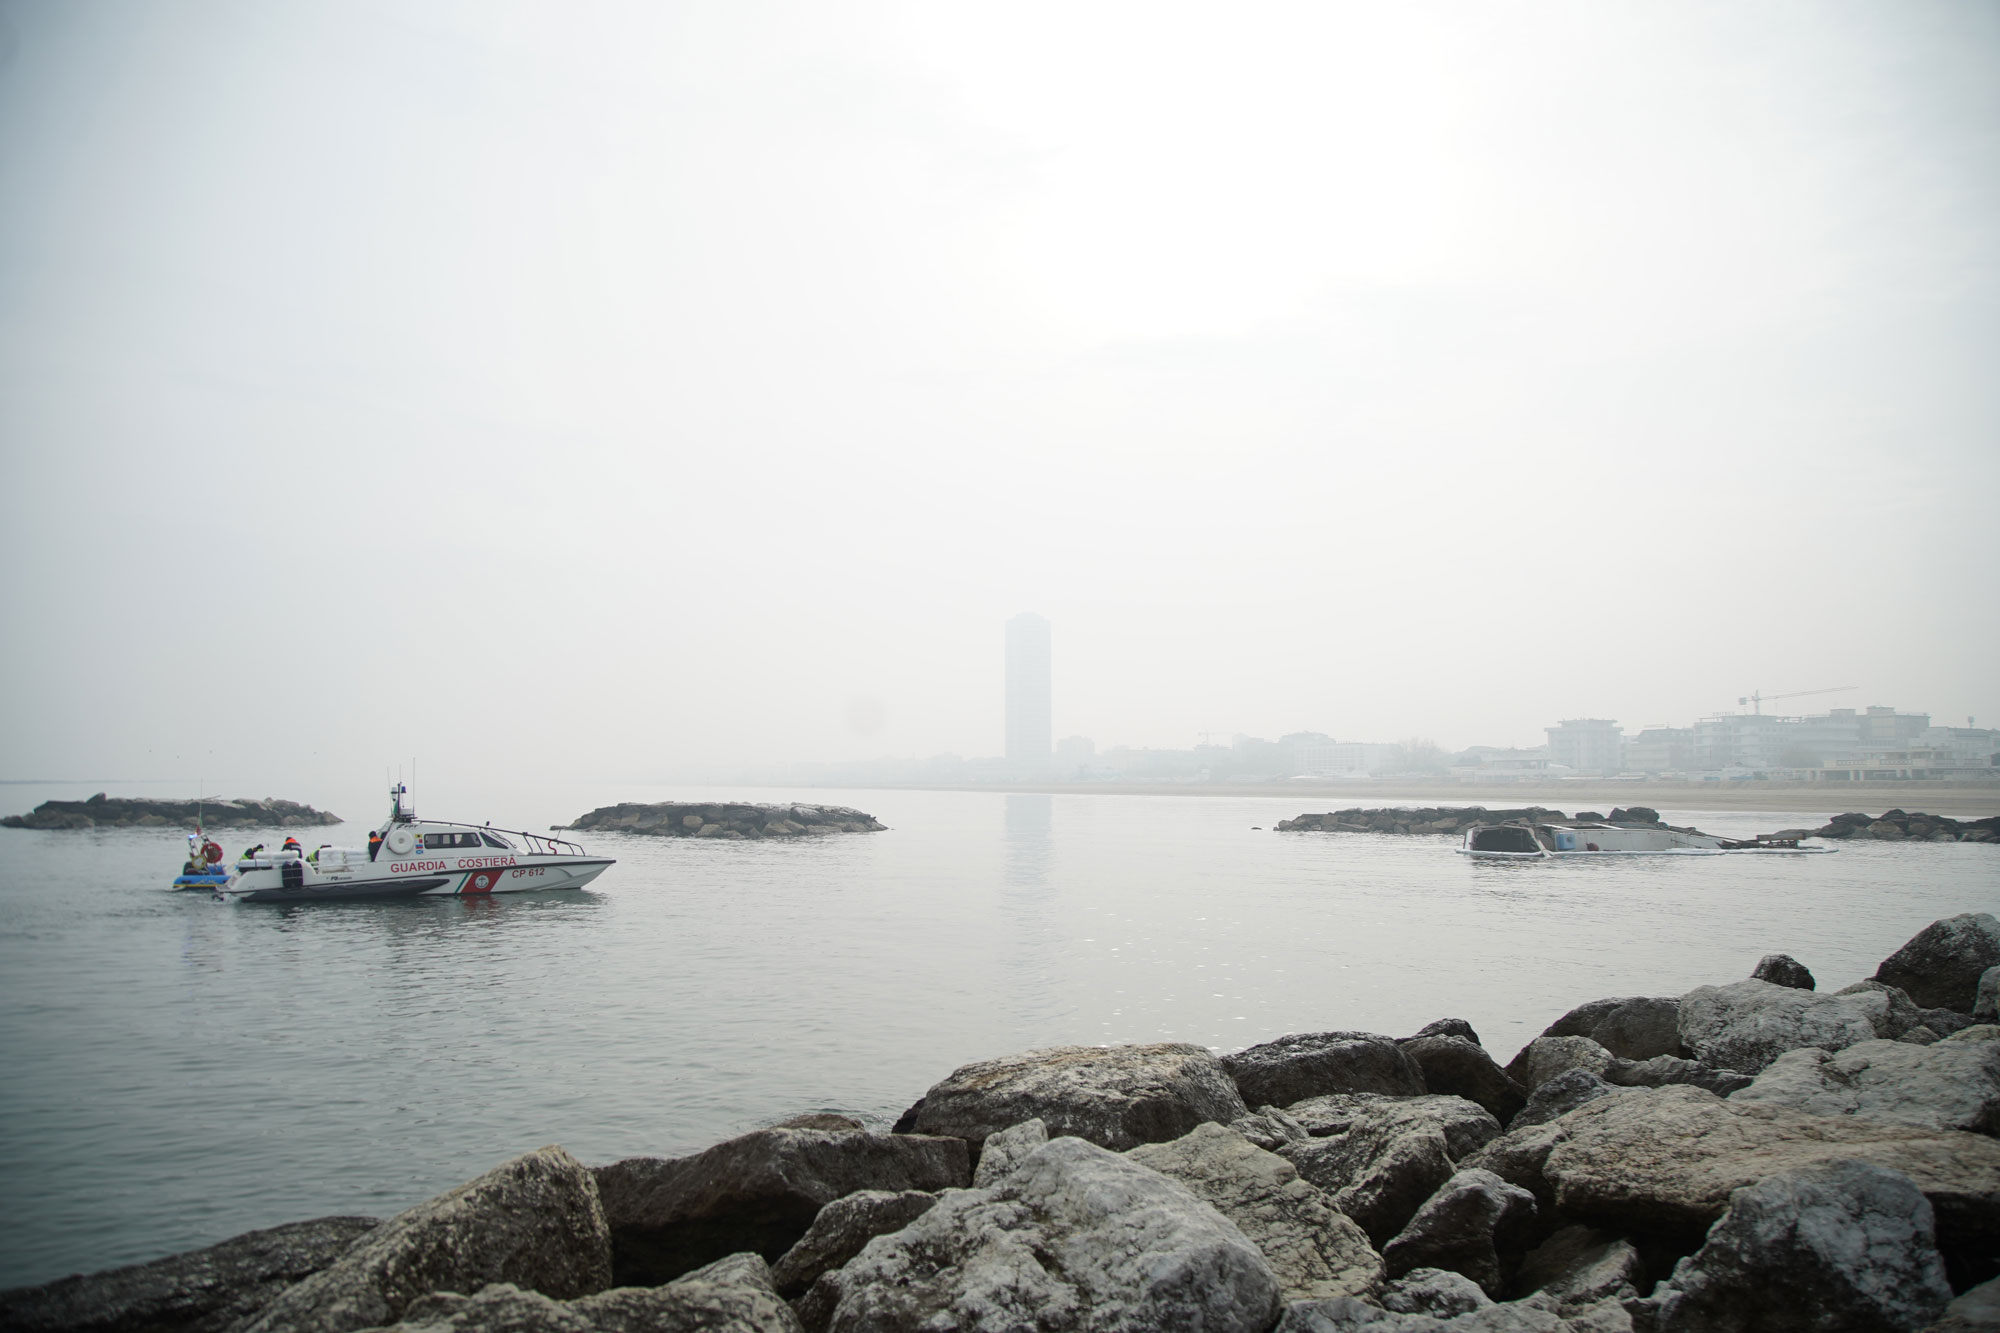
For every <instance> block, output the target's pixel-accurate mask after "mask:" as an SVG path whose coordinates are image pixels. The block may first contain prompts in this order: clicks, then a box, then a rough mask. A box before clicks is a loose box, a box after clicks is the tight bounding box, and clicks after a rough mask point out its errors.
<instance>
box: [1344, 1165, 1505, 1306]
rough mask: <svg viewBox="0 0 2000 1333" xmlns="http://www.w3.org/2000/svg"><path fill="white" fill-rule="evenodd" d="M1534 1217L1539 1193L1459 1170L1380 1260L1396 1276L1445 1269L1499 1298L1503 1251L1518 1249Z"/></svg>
mask: <svg viewBox="0 0 2000 1333" xmlns="http://www.w3.org/2000/svg"><path fill="white" fill-rule="evenodd" d="M1534 1218H1535V1196H1534V1195H1532V1194H1530V1193H1528V1191H1526V1190H1524V1189H1522V1188H1521V1187H1520V1186H1518V1185H1510V1184H1508V1183H1507V1182H1506V1181H1504V1180H1502V1179H1500V1177H1498V1176H1496V1175H1494V1174H1493V1173H1492V1172H1491V1171H1478V1170H1473V1171H1460V1172H1458V1173H1457V1174H1456V1175H1454V1176H1453V1177H1452V1178H1451V1179H1449V1180H1447V1181H1446V1182H1445V1183H1444V1184H1443V1185H1442V1186H1440V1187H1439V1189H1438V1191H1437V1193H1435V1194H1433V1195H1432V1196H1431V1197H1430V1198H1429V1199H1427V1200H1425V1202H1424V1206H1423V1207H1422V1208H1419V1209H1418V1210H1417V1214H1416V1216H1415V1217H1412V1218H1411V1219H1410V1221H1409V1224H1408V1225H1407V1226H1405V1227H1404V1228H1403V1229H1402V1231H1400V1232H1399V1233H1397V1235H1396V1237H1395V1239H1393V1240H1391V1241H1390V1242H1389V1243H1388V1244H1387V1245H1385V1246H1384V1247H1383V1248H1382V1260H1383V1262H1384V1263H1385V1264H1387V1265H1388V1269H1389V1272H1390V1273H1392V1274H1394V1275H1395V1276H1397V1277H1401V1276H1402V1275H1403V1274H1405V1273H1408V1272H1410V1271H1411V1270H1413V1269H1417V1268H1442V1269H1447V1270H1449V1271H1451V1272H1454V1273H1458V1274H1461V1275H1463V1276H1465V1277H1468V1278H1470V1279H1472V1281H1474V1282H1476V1283H1478V1284H1479V1287H1480V1289H1481V1290H1482V1291H1484V1292H1485V1293H1486V1294H1487V1295H1488V1296H1501V1295H1504V1294H1505V1291H1504V1286H1505V1280H1504V1278H1503V1276H1502V1274H1501V1271H1500V1255H1499V1249H1500V1248H1502V1247H1505V1248H1510V1249H1514V1250H1515V1252H1516V1253H1518V1252H1519V1250H1520V1248H1521V1247H1520V1246H1519V1244H1518V1243H1517V1242H1519V1241H1520V1240H1521V1239H1522V1238H1523V1237H1525V1235H1526V1234H1527V1230H1528V1227H1529V1224H1530V1223H1532V1222H1533V1221H1534Z"/></svg>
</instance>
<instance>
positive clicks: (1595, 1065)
mask: <svg viewBox="0 0 2000 1333" xmlns="http://www.w3.org/2000/svg"><path fill="white" fill-rule="evenodd" d="M1616 1058H1617V1057H1616V1056H1614V1055H1612V1053H1611V1052H1610V1051H1607V1050H1605V1049H1604V1048H1603V1047H1602V1046H1599V1045H1598V1044H1597V1043H1596V1042H1594V1041H1592V1040H1591V1039H1590V1038H1589V1037H1565V1036H1558V1037H1537V1038H1535V1039H1534V1040H1533V1041H1531V1042H1529V1043H1528V1044H1527V1046H1525V1047H1524V1048H1522V1051H1521V1053H1520V1054H1519V1055H1517V1056H1515V1057H1514V1060H1513V1062H1512V1063H1511V1064H1509V1065H1508V1066H1507V1071H1508V1073H1510V1074H1512V1075H1513V1076H1514V1078H1515V1079H1516V1080H1518V1081H1519V1083H1520V1085H1521V1086H1522V1087H1524V1088H1526V1089H1528V1091H1530V1092H1533V1091H1534V1090H1535V1089H1537V1088H1539V1087H1541V1086H1542V1084H1544V1083H1546V1082H1548V1081H1549V1080H1550V1079H1552V1078H1554V1077H1556V1076H1557V1075H1558V1074H1567V1073H1568V1072H1569V1071H1570V1070H1572V1069H1587V1070H1589V1071H1590V1072H1591V1073H1593V1074H1596V1075H1597V1076H1598V1077H1600V1078H1602V1077H1603V1075H1604V1071H1605V1070H1607V1069H1609V1068H1610V1067H1611V1062H1612V1061H1613V1060H1615V1059H1616Z"/></svg>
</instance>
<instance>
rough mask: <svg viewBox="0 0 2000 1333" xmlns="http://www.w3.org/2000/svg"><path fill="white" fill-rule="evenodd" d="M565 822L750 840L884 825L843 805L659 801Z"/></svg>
mask: <svg viewBox="0 0 2000 1333" xmlns="http://www.w3.org/2000/svg"><path fill="white" fill-rule="evenodd" d="M557 827H558V828H560V827H561V825H558V826H557ZM569 827H570V828H571V829H574V830H577V831H578V832H584V833H590V832H610V833H642V834H646V835H648V836H650V837H655V838H734V839H755V838H801V837H812V836H815V835H824V834H829V833H880V832H882V831H883V830H885V829H886V828H888V825H886V824H884V823H882V822H880V821H879V820H877V819H876V818H875V816H873V815H871V814H867V813H864V812H863V811H860V810H852V809H849V808H848V807H847V806H844V805H771V804H765V803H761V802H728V803H709V804H693V803H688V802H682V801H661V802H659V803H657V804H654V805H629V804H628V805H606V806H600V807H598V808H597V809H595V810H592V811H591V812H590V813H589V814H587V815H580V816H578V817H577V820H576V822H575V823H573V824H571V825H569Z"/></svg>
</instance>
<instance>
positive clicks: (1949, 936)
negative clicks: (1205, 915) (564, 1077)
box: [0, 806, 2000, 1333]
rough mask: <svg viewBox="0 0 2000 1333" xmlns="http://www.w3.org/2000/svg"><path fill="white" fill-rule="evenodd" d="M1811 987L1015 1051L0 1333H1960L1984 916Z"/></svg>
mask: <svg viewBox="0 0 2000 1333" xmlns="http://www.w3.org/2000/svg"><path fill="white" fill-rule="evenodd" d="M658 808H659V807H649V806H638V807H616V809H618V810H641V811H643V810H652V809H658ZM704 808H713V809H729V808H734V807H704ZM757 808H759V809H761V807H757ZM600 813H603V812H600ZM848 813H852V812H848ZM599 826H600V827H616V826H617V825H615V824H609V823H606V824H602V825H599ZM690 836H691V835H690ZM711 836H716V835H711ZM1749 943H1750V944H1751V946H1752V947H1751V948H1746V950H1745V952H1746V954H1747V953H1749V952H1752V951H1753V949H1754V947H1755V946H1757V945H1768V944H1777V943H1781V942H1780V941H1754V942H1749ZM1776 959H1782V961H1783V962H1785V963H1791V964H1793V967H1794V968H1796V971H1794V970H1792V968H1784V967H1781V966H1779V965H1778V964H1777V963H1776V962H1774V960H1776ZM1777 973H1782V979H1781V980H1778V981H1772V980H1766V979H1764V977H1765V976H1767V975H1772V974H1777ZM1886 978H1894V979H1896V980H1895V981H1894V982H1893V984H1892V982H1891V981H1889V980H1885V979H1886ZM1812 984H1813V983H1812V981H1811V978H1810V973H1809V972H1807V970H1806V969H1805V967H1804V966H1803V965H1802V964H1798V963H1797V961H1796V960H1794V959H1791V958H1790V957H1789V956H1788V955H1776V954H1773V955H1767V956H1766V958H1765V960H1764V962H1762V963H1760V964H1759V965H1758V975H1756V976H1753V977H1751V978H1749V979H1745V980H1737V981H1730V982H1726V983H1724V984H1720V985H1709V986H1697V987H1695V988H1694V989H1693V990H1690V991H1688V992H1687V993H1686V994H1684V995H1680V996H1613V997H1608V998H1605V999H1600V1000H1592V1001H1590V1002H1588V1003H1585V1004H1581V1005H1578V1006H1577V1007H1576V1008H1574V1009H1572V1010H1570V1011H1569V1012H1568V1013H1566V1014H1563V1015H1562V1016H1560V1017H1558V1018H1557V1019H1556V1020H1555V1021H1554V1022H1553V1023H1551V1024H1550V1025H1549V1026H1548V1028H1547V1029H1546V1030H1545V1031H1544V1032H1543V1033H1542V1034H1541V1035H1540V1036H1539V1037H1537V1038H1535V1040H1534V1041H1532V1042H1530V1043H1529V1044H1528V1045H1527V1046H1526V1047H1525V1048H1524V1049H1523V1050H1522V1051H1521V1052H1520V1053H1519V1054H1517V1055H1516V1056H1515V1057H1514V1058H1513V1060H1511V1061H1510V1062H1509V1063H1508V1064H1507V1065H1505V1066H1504V1067H1503V1066H1502V1065H1501V1064H1500V1063H1499V1062H1498V1061H1496V1060H1495V1059H1494V1058H1493V1057H1492V1056H1491V1055H1489V1054H1488V1053H1487V1052H1486V1049H1485V1047H1484V1046H1483V1045H1482V1044H1481V1043H1480V1039H1479V1034H1478V1033H1477V1032H1476V1031H1475V1030H1474V1029H1473V1027H1472V1025H1471V1024H1470V1023H1468V1022H1466V1021H1465V1020H1463V1019H1457V1018H1446V1019H1440V1020H1439V1021H1438V1022H1435V1023H1432V1024H1430V1025H1429V1026H1428V1027H1425V1028H1424V1029H1422V1030H1421V1031H1419V1032H1417V1033H1415V1034H1413V1035H1411V1036H1409V1037H1403V1038H1396V1037H1390V1036H1387V1035H1384V1034H1381V1033H1371V1032H1357V1031H1347V1030H1332V1031H1326V1032H1316V1033H1291V1034H1287V1035H1286V1036H1283V1037H1280V1038H1278V1039H1276V1040H1273V1041H1268V1042H1264V1043H1262V1044H1261V1045H1257V1046H1253V1047H1250V1048H1249V1049H1247V1050H1243V1051H1238V1052H1235V1053H1233V1054H1230V1055H1225V1056H1217V1055H1216V1054H1215V1053H1213V1052H1211V1051H1209V1050H1208V1049H1207V1048H1205V1047H1201V1046H1192V1045H1186V1044H1181V1043H1162V1044H1157V1045H1147V1046H1123V1047H1098V1046H1063V1047H1048V1048H1043V1049H1039V1050H1032V1051H1026V1052H1023V1053H1021V1054H1018V1055H1014V1056H1007V1057H1002V1058H998V1059H989V1060H981V1061H978V1062H976V1063H972V1064H968V1065H965V1066H963V1067H961V1068H959V1069H957V1070H955V1071H954V1072H952V1073H951V1074H949V1075H947V1076H946V1077H945V1078H944V1079H942V1080H940V1081H939V1082H938V1083H937V1084H936V1085H935V1086H933V1087H932V1088H931V1089H930V1090H929V1091H928V1092H926V1093H925V1094H924V1095H923V1096H922V1097H920V1098H918V1100H917V1101H916V1103H915V1104H914V1105H913V1106H911V1107H910V1108H909V1110H908V1111H906V1112H905V1113H904V1114H903V1116H902V1118H901V1120H899V1121H898V1122H897V1123H896V1125H895V1126H894V1128H892V1129H890V1130H889V1131H887V1132H881V1131H878V1130H872V1129H869V1128H868V1127H866V1126H865V1125H863V1124H862V1123H861V1122H860V1121H858V1120H854V1119H851V1118H849V1117H845V1116H839V1115H834V1114H830V1113H818V1114H813V1115H807V1116H800V1117H798V1118H796V1119H793V1120H788V1121H785V1122H783V1123H780V1124H777V1125H774V1126H771V1127H770V1128H767V1129H760V1130H754V1131H752V1132H750V1133H747V1134H743V1135H739V1136H738V1137H736V1138H733V1139H729V1140H726V1141H725V1142H722V1143H719V1144H716V1145H714V1146H713V1147H710V1148H708V1149H706V1150H704V1151H702V1152H698V1153H694V1154H692V1155H689V1156H684V1157H673V1158H658V1157H634V1158H627V1159H625V1160H623V1161H620V1162H615V1163H612V1164H610V1165H606V1166H598V1167H588V1166H585V1165H584V1164H582V1163H580V1162H578V1161H577V1160H576V1159H575V1158H573V1157H571V1156H570V1155H569V1154H568V1153H566V1152H564V1151H563V1150H562V1149H561V1148H558V1147H546V1148H541V1149H538V1150H536V1151H534V1152H530V1153H527V1154H525V1155H523V1156H520V1157H516V1158H514V1159H513V1160H512V1161H509V1162H506V1163H503V1164H502V1165H500V1166H498V1167H496V1168H494V1169H493V1170H492V1171H489V1172H488V1173H487V1174H486V1175H484V1176H481V1177H479V1178H478V1179H476V1180H473V1181H469V1182H467V1183H466V1184H463V1185H460V1186H458V1187H457V1188H456V1189H452V1190H448V1191H446V1192H445V1193H443V1194H441V1195H439V1196H437V1197H436V1198H434V1199H431V1200H429V1201H427V1202H425V1203H420V1204H418V1205H417V1206H416V1207H413V1208H411V1209H408V1210H407V1211H405V1212H403V1213H401V1214H399V1215H398V1216H396V1217H393V1218H390V1219H388V1220H387V1221H382V1222H378V1221H376V1220H374V1219H372V1218H349V1217H339V1218H322V1219H319V1220H318V1221H313V1222H300V1223H294V1224H292V1225H291V1226H287V1227H278V1228H275V1229H272V1230H268V1231H259V1232H251V1233H248V1234H246V1235H243V1236H239V1237H237V1238H235V1239H234V1240H229V1241H224V1242H223V1243H222V1244H220V1245H216V1246H213V1247H211V1248H209V1249H206V1250H198V1251H194V1252H191V1253H188V1254H182V1255H175V1256H172V1257H170V1258H166V1259H161V1260H158V1261H155V1262H153V1263H150V1264H141V1265H136V1266H133V1267H129V1268H120V1269H114V1270H110V1271H107V1272H103V1273H98V1274H95V1275H92V1276H87V1277H69V1278H64V1279H62V1280H61V1281H58V1282H53V1283H49V1284H48V1285H46V1286H41V1287H32V1288H21V1289H17V1290H13V1291H7V1292H0V1327H5V1328H8V1329H20V1330H32V1331H33V1333H83V1331H84V1330H106V1329H149V1330H162V1331H163V1333H197V1331H198V1330H199V1331H201V1333H207V1331H209V1330H215V1331H217V1333H220V1331H222V1330H229V1331H230V1333H278V1331H279V1330H287V1331H289V1330H320V1331H323V1333H349V1331H350V1330H373V1331H375V1333H383V1331H384V1330H395V1331H396V1333H502V1331H503V1330H504V1331H505V1333H614V1331H616V1333H628V1331H629V1330H638V1329H677V1330H678V1329H690V1330H691V1329H697V1328H700V1329H717V1330H737V1331H738V1333H829V1331H837V1333H863V1331H864V1330H867V1331H869V1333H873V1331H875V1330H888V1331H890V1333H917V1331H918V1330H929V1329H992V1330H1001V1329H1036V1330H1041V1331H1042V1333H1089V1331H1091V1330H1113V1329H1142V1328H1143V1329H1153V1330H1166V1331H1169V1333H1171V1331H1173V1330H1183V1329H1184V1330H1189V1331H1190V1333H1193V1330H1204V1331H1205V1333H1216V1331H1217V1330H1221V1331H1224V1333H1271V1331H1272V1330H1276V1333H1346V1331H1347V1330H1367V1333H1399V1331H1400V1333H1454V1331H1462V1333H1739V1331H1740V1330H1746V1329H1801V1330H1803V1329H1815V1330H1856V1331H1857V1333H1858V1331H1859V1330H1895V1331H1897V1333H1919V1331H1920V1330H1930V1333H1947V1331H1948V1330H1950V1331H1954V1333H1955V1331H1956V1330H1963V1329H1975V1328H1992V1327H1995V1326H1996V1323H1995V1319H1994V1315H1995V1312H1996V1311H2000V1139H1996V1137H1995V1135H1996V1133H2000V1026H1995V1025H1994V1022H1993V1017H1994V1016H1993V1012H1992V1011H1993V1003H1994V1002H1993V996H1994V994H1995V992H1996V988H2000V921H1996V920H1995V918H1994V917H1992V916H1991V915H1988V914H1984V913H1968V914H1966V915H1963V916H1957V917H1952V918H1949V919H1948V920H1944V921H1939V922H1935V923H1933V924H1932V925H1931V926H1930V927H1928V928H1926V929H1925V930H1924V931H1923V932H1921V933H1920V934H1918V935H1917V936H1916V937H1915V938H1914V939H1912V940H1911V941H1910V942H1909V943H1907V944H1905V945H1904V946H1903V947H1902V948H1901V949H1899V950H1897V951H1896V952H1895V953H1894V954H1891V955H1890V956H1889V957H1888V958H1887V959H1885V960H1884V962H1883V964H1882V966H1881V967H1880V968H1879V969H1878V970H1877V972H1876V975H1875V977H1874V978H1871V979H1868V980H1863V981H1857V982H1855V983H1854V984H1853V985H1850V986H1848V987H1846V988H1845V989H1842V990H1839V991H1835V992H1832V993H1830V994H1829V993H1826V992H1820V991H1815V990H1814V989H1812ZM1904 987H1910V988H1911V989H1908V990H1906V989H1904ZM1927 1006H1929V1007H1927Z"/></svg>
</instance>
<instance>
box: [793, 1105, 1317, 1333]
mask: <svg viewBox="0 0 2000 1333" xmlns="http://www.w3.org/2000/svg"><path fill="white" fill-rule="evenodd" d="M1279 1291H1280V1285H1279V1281H1278V1277H1277V1275H1276V1274H1275V1273H1273V1272H1272V1270H1271V1266H1270V1265H1269V1264H1268V1263H1267V1262H1265V1259H1264V1256H1263V1255H1262V1254H1261V1253H1259V1252H1258V1250H1257V1247H1256V1246H1255V1245H1253V1244H1252V1243H1251V1242H1250V1241H1249V1240H1247V1239H1246V1238H1245V1237H1244V1235H1243V1233H1242V1232H1241V1231H1240V1230H1238V1229H1237V1228H1236V1226H1235V1225H1234V1224H1232V1223H1231V1222H1229V1221H1227V1220H1226V1219H1225V1218H1223V1217H1222V1216H1221V1214H1219V1213H1217V1212H1216V1211H1215V1209H1213V1208H1211V1207H1210V1206H1209V1205H1207V1204H1205V1203H1203V1202H1202V1201H1201V1200H1199V1199H1197V1198H1196V1197H1195V1196H1194V1195H1193V1194H1191V1193H1189V1192H1188V1190H1187V1189H1186V1188H1185V1187H1184V1186H1182V1185H1180V1184H1179V1183H1178V1182H1176V1181H1173V1180H1170V1179H1168V1178H1167V1177H1166V1176H1163V1175H1161V1174H1160V1173H1159V1172H1157V1171H1153V1170H1151V1169H1149V1168H1147V1167H1144V1166H1141V1165H1140V1164H1139V1163H1137V1162H1133V1161H1129V1160H1127V1159H1126V1158H1124V1157H1122V1156H1120V1155H1119V1154H1117V1153H1115V1152H1108V1151H1106V1150H1105V1149H1103V1148H1100V1147H1098V1146H1096V1145H1095V1144H1091V1143H1086V1142H1084V1141H1083V1140H1082V1139H1078V1138H1058V1139H1052V1140H1051V1141H1050V1142H1048V1143H1047V1144H1045V1145H1043V1146H1042V1147H1041V1148H1039V1149H1037V1150H1036V1151H1035V1152H1033V1153H1031V1154H1029V1155H1028V1156H1027V1157H1026V1158H1025V1159H1023V1160H1022V1162H1021V1163H1020V1165H1018V1166H1017V1167H1016V1168H1015V1169H1014V1171H1013V1172H1012V1173H1011V1174H1010V1175H1008V1177H1007V1178H1006V1179H1005V1180H1003V1181H1002V1182H1001V1183H1000V1184H998V1185H996V1186H994V1187H993V1188H991V1189H986V1190H962V1191H954V1192H952V1193H949V1194H946V1195H945V1196H944V1197H942V1198H941V1199H940V1200H939V1201H938V1203H937V1205H936V1206H935V1207H934V1208H932V1209H931V1210H930V1211H928V1212H926V1213H925V1214H924V1215H923V1216H922V1217H919V1218H918V1219H917V1220H916V1221H914V1222H912V1223H910V1225H908V1226H906V1227H904V1228H903V1229H902V1230H901V1231H898V1232H895V1233H893V1234H891V1235H887V1236H878V1237H876V1238H875V1239H874V1240H872V1241H870V1242H869V1243H868V1246H867V1248H866V1249H864V1250H862V1252H861V1253H860V1254H859V1255H858V1256H857V1257H855V1258H854V1259H853V1260H852V1261H850V1262H849V1263H848V1264H847V1266H846V1267H844V1268H840V1269H836V1270H834V1271H833V1272H830V1273H828V1274H826V1275H825V1276H824V1277H822V1278H821V1279H820V1280H819V1282H818V1283H817V1284H815V1285H814V1287H813V1290H812V1292H811V1293H809V1294H808V1295H807V1297H806V1298H805V1300H804V1302H802V1304H801V1313H802V1315H803V1316H804V1318H805V1322H806V1323H807V1325H808V1326H815V1325H816V1324H817V1323H818V1322H819V1321H818V1319H817V1315H818V1314H819V1312H821V1311H825V1321H824V1322H825V1327H827V1328H829V1329H832V1330H836V1331H837V1333H863V1331H864V1330H866V1331H871V1333H872V1331H873V1330H883V1331H884V1333H900V1331H902V1330H909V1331H910V1333H915V1331H916V1330H920V1329H922V1330H934V1329H950V1328H963V1329H994V1330H1000V1329H1015V1328H1021V1329H1035V1330H1038V1331H1039V1333H1071V1331H1072V1330H1075V1331H1077V1333H1081V1331H1083V1330H1098V1329H1104V1330H1110V1329H1134V1330H1136V1329H1189V1330H1194V1329H1200V1330H1205V1331H1214V1333H1230V1331H1232V1330H1240V1333H1263V1331H1264V1330H1265V1329H1268V1328H1269V1327H1270V1326H1271V1324H1272V1322H1273V1321H1274V1320H1276V1319H1277V1317H1278V1313H1279V1310H1280V1307H1281V1301H1280V1298H1279Z"/></svg>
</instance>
